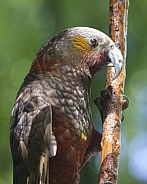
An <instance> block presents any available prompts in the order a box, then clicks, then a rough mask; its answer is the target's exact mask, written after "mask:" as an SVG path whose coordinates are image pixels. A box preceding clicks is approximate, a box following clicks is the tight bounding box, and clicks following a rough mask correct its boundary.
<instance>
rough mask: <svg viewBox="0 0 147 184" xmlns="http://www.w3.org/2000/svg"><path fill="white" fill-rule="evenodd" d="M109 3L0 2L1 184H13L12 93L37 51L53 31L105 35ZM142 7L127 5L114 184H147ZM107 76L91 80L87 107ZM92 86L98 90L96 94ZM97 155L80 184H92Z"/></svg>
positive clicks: (146, 36)
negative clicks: (126, 103) (79, 29)
mask: <svg viewBox="0 0 147 184" xmlns="http://www.w3.org/2000/svg"><path fill="white" fill-rule="evenodd" d="M108 20H109V1H108V0H107V1H104V0H90V1H86V0H81V1H80V3H79V0H74V1H70V2H69V1H68V0H62V1H54V0H48V1H47V0H37V1H36V0H21V1H20V0H7V1H6V0H1V5H0V183H1V184H11V183H12V159H11V153H10V146H9V119H10V114H11V110H12V107H13V104H14V101H15V97H16V93H17V91H18V89H19V87H20V85H21V83H22V81H23V79H24V77H25V75H26V74H27V72H28V70H29V68H30V65H31V63H32V61H33V59H34V57H35V55H36V53H37V51H38V49H39V48H40V47H41V45H42V44H43V43H44V42H45V41H46V40H48V39H49V38H50V37H51V36H53V35H54V34H55V33H57V32H58V31H60V30H62V29H65V28H68V27H73V26H89V27H94V28H97V29H100V30H101V31H103V32H105V33H106V34H108ZM146 20H147V1H146V0H142V1H131V2H130V9H129V25H128V55H127V78H126V86H125V94H126V95H127V96H128V97H129V99H130V107H129V108H128V109H127V110H126V111H125V112H124V116H125V120H124V121H123V123H122V126H121V127H122V133H121V140H122V145H121V155H120V166H119V181H118V183H119V184H124V183H129V184H134V183H137V184H138V183H139V184H145V183H147V21H146ZM105 81H106V71H105V70H104V71H102V72H101V73H99V74H98V75H96V77H95V81H94V87H93V89H92V98H91V107H92V113H93V119H94V122H95V124H96V126H97V128H98V129H99V130H100V131H101V123H99V124H100V125H97V122H101V120H100V116H99V113H98V110H97V108H96V107H95V106H94V104H93V99H95V98H96V97H97V96H98V94H99V93H100V90H101V89H104V88H105ZM97 83H98V84H99V89H97ZM99 160H100V155H98V156H96V157H95V158H92V159H91V161H90V162H89V163H88V164H87V165H86V166H85V167H84V168H83V169H82V171H81V183H80V184H88V183H91V184H94V183H97V173H98V170H99V167H98V166H97V165H98V162H99Z"/></svg>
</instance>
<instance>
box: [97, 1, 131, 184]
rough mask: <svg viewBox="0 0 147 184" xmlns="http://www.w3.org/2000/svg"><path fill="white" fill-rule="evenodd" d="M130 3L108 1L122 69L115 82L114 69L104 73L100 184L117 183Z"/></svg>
mask: <svg viewBox="0 0 147 184" xmlns="http://www.w3.org/2000/svg"><path fill="white" fill-rule="evenodd" d="M128 7H129V0H110V23H109V30H110V37H111V39H112V40H113V41H114V42H115V44H116V46H117V47H118V48H119V49H120V50H121V52H122V54H123V56H124V67H123V69H122V72H121V73H120V75H119V76H118V78H117V79H115V80H112V76H113V74H114V70H113V68H109V69H108V72H107V82H106V88H107V90H108V91H109V92H110V94H111V98H110V99H109V100H108V102H107V106H106V109H104V110H105V112H104V117H103V119H104V124H103V133H102V141H101V146H102V157H101V166H100V172H99V181H98V183H99V184H104V183H107V184H109V183H113V184H116V183H117V180H118V166H119V154H120V131H121V129H120V124H121V118H122V100H123V92H124V85H125V77H126V70H125V67H126V52H127V38H126V37H127V19H128Z"/></svg>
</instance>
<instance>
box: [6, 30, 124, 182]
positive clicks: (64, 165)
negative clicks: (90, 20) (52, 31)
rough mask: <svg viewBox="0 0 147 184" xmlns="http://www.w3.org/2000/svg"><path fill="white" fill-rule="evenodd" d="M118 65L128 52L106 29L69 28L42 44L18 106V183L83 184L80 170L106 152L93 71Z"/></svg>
mask: <svg viewBox="0 0 147 184" xmlns="http://www.w3.org/2000/svg"><path fill="white" fill-rule="evenodd" d="M106 67H113V68H114V76H112V80H115V79H116V78H117V77H118V75H119V74H120V72H121V70H122V67H123V56H122V54H121V52H120V50H119V49H118V48H117V47H116V46H115V43H114V42H113V41H112V40H111V39H110V38H109V37H108V36H107V35H106V34H105V33H103V32H101V31H99V30H97V29H94V28H90V27H73V28H68V29H65V30H63V31H61V32H59V33H58V34H56V35H55V36H53V37H52V38H51V39H50V40H48V41H47V42H46V43H44V44H43V46H42V47H41V48H40V50H39V51H38V53H37V54H36V57H35V59H34V61H33V63H32V65H31V68H30V70H29V72H28V74H27V75H26V77H25V79H24V81H23V82H22V84H21V87H20V89H19V91H18V93H17V97H16V100H15V103H14V106H13V110H12V113H11V118H10V147H11V152H12V159H13V183H14V184H78V183H79V182H80V170H81V169H82V167H83V166H84V165H85V164H86V163H87V162H88V161H89V160H90V158H91V157H92V156H94V155H96V154H97V153H98V152H100V151H101V145H100V142H101V133H100V132H98V131H97V130H96V128H95V126H94V123H93V120H92V113H91V109H90V93H91V88H92V82H93V78H94V75H95V74H96V73H97V72H99V71H100V70H101V69H103V68H106Z"/></svg>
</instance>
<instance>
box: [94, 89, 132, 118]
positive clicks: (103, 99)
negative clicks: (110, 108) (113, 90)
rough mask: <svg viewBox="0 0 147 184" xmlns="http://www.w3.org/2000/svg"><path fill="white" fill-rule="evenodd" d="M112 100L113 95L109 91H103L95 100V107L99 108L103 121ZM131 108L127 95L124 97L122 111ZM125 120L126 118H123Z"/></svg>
mask: <svg viewBox="0 0 147 184" xmlns="http://www.w3.org/2000/svg"><path fill="white" fill-rule="evenodd" d="M110 98H111V94H110V92H109V91H108V90H106V89H104V90H102V91H101V96H100V97H97V98H96V99H95V100H94V103H95V105H96V106H97V107H98V109H99V111H100V114H101V118H102V121H103V118H104V112H105V111H106V108H107V105H108V101H109V99H110ZM128 106H129V98H128V97H127V96H125V95H123V101H122V110H125V109H127V108H128ZM123 120H124V117H123V116H122V121H123Z"/></svg>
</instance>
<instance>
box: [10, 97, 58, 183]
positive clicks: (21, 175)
mask: <svg viewBox="0 0 147 184" xmlns="http://www.w3.org/2000/svg"><path fill="white" fill-rule="evenodd" d="M10 144H11V150H12V156H13V162H14V169H13V170H14V171H13V174H14V184H43V183H44V184H48V183H49V157H50V156H55V155H56V150H57V149H56V148H57V144H56V139H55V136H54V134H53V132H52V109H51V106H50V105H49V104H48V103H47V102H46V101H45V100H44V99H43V98H41V97H38V96H33V97H31V98H27V99H26V100H25V97H23V95H22V94H20V96H19V97H18V98H17V100H16V103H15V105H14V108H13V111H12V115H11V124H10Z"/></svg>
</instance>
